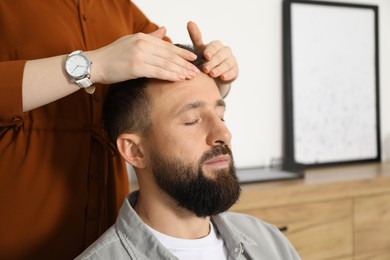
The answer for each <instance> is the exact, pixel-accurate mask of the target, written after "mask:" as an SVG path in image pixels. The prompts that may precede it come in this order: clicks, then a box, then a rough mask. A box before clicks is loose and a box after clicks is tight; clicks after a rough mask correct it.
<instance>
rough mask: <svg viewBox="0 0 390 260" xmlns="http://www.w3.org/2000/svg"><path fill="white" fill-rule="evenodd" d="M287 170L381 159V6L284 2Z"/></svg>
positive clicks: (285, 155)
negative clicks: (379, 34)
mask: <svg viewBox="0 0 390 260" xmlns="http://www.w3.org/2000/svg"><path fill="white" fill-rule="evenodd" d="M283 19H284V20H283V58H284V60H283V66H284V68H283V74H284V75H283V76H284V79H283V81H284V86H283V87H284V90H283V93H284V160H285V165H286V166H285V168H294V167H297V165H298V166H304V167H307V166H309V167H310V166H324V165H334V164H343V163H352V162H368V161H379V160H380V158H381V145H380V117H379V68H378V66H379V65H378V64H379V55H378V7H377V6H374V5H360V4H348V3H340V2H337V3H336V2H324V1H299V0H288V1H287V0H286V1H284V2H283Z"/></svg>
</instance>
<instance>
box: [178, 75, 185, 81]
mask: <svg viewBox="0 0 390 260" xmlns="http://www.w3.org/2000/svg"><path fill="white" fill-rule="evenodd" d="M177 78H178V79H180V80H185V79H186V77H185V76H184V75H183V74H177Z"/></svg>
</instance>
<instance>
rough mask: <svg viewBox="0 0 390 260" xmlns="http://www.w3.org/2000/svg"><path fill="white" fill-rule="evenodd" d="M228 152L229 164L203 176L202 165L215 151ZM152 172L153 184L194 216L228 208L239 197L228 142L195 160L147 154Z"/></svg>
mask: <svg viewBox="0 0 390 260" xmlns="http://www.w3.org/2000/svg"><path fill="white" fill-rule="evenodd" d="M225 154H229V155H230V158H231V160H230V163H229V167H228V168H226V169H218V170H215V171H213V172H212V174H209V175H210V176H212V177H207V176H206V175H205V173H204V172H203V170H202V166H203V165H204V163H205V162H206V161H207V160H210V159H212V158H214V157H216V156H218V155H225ZM151 165H152V171H153V176H154V178H155V180H156V183H157V185H158V186H159V187H160V189H161V190H163V191H164V192H165V193H167V194H168V195H169V196H170V197H171V198H173V199H174V200H175V201H176V202H177V205H178V206H180V207H182V208H185V209H187V210H189V211H191V212H192V213H194V214H195V215H196V216H198V217H208V216H213V215H216V214H219V213H221V212H224V211H226V210H228V209H229V208H230V207H231V206H232V205H233V204H234V203H235V202H236V201H237V200H238V198H239V196H240V192H241V188H240V184H239V182H238V179H237V176H236V169H235V167H234V162H233V156H232V152H231V150H230V149H229V147H228V146H217V147H214V148H213V149H211V150H210V151H208V152H206V153H204V154H203V156H202V157H201V158H200V160H199V161H198V162H197V163H196V164H185V163H183V162H182V161H181V160H180V159H178V158H171V159H163V156H161V155H160V154H158V153H157V152H152V154H151Z"/></svg>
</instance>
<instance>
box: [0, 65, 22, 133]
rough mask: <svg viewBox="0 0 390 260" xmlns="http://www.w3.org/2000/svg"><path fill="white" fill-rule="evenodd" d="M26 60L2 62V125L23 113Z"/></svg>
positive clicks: (0, 72)
mask: <svg viewBox="0 0 390 260" xmlns="http://www.w3.org/2000/svg"><path fill="white" fill-rule="evenodd" d="M25 63H26V61H25V60H17V61H4V62H0V126H1V125H2V124H4V123H5V122H9V121H11V120H12V119H13V118H15V117H20V116H22V114H23V103H22V82H23V71H24V65H25Z"/></svg>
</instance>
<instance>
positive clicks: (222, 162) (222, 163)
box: [204, 154, 230, 168]
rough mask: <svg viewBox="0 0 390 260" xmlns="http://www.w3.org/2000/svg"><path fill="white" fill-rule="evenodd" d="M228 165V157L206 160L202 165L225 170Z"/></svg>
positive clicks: (222, 156) (221, 156)
mask: <svg viewBox="0 0 390 260" xmlns="http://www.w3.org/2000/svg"><path fill="white" fill-rule="evenodd" d="M229 163H230V156H229V155H227V154H226V155H220V156H217V157H214V158H213V159H210V160H207V161H206V162H205V163H204V165H205V166H207V167H213V168H227V167H228V166H229Z"/></svg>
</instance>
